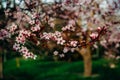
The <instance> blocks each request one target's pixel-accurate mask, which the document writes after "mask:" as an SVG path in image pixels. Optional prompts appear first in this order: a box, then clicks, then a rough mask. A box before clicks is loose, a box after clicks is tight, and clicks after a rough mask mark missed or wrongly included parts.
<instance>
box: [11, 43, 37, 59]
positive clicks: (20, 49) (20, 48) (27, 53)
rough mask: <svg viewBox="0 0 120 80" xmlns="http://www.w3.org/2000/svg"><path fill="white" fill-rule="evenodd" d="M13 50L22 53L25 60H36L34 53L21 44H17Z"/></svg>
mask: <svg viewBox="0 0 120 80" xmlns="http://www.w3.org/2000/svg"><path fill="white" fill-rule="evenodd" d="M13 49H14V50H16V51H18V52H20V53H22V55H23V57H24V58H26V59H27V58H32V59H36V57H37V56H36V55H34V54H33V53H32V52H30V51H29V50H28V49H27V47H24V46H21V45H20V44H19V43H15V44H14V45H13Z"/></svg>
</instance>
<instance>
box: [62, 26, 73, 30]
mask: <svg viewBox="0 0 120 80" xmlns="http://www.w3.org/2000/svg"><path fill="white" fill-rule="evenodd" d="M62 31H75V27H74V26H73V25H67V26H65V27H63V28H62Z"/></svg>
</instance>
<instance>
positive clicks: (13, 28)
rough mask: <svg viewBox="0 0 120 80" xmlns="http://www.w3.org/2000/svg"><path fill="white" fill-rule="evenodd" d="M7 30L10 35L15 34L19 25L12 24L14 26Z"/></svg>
mask: <svg viewBox="0 0 120 80" xmlns="http://www.w3.org/2000/svg"><path fill="white" fill-rule="evenodd" d="M7 29H8V31H9V32H10V33H12V34H14V32H15V30H16V29H17V25H16V24H14V23H12V25H11V26H9V27H7Z"/></svg>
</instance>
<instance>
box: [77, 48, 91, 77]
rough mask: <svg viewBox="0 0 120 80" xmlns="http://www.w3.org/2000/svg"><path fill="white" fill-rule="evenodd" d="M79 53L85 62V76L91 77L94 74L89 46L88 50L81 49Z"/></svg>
mask: <svg viewBox="0 0 120 80" xmlns="http://www.w3.org/2000/svg"><path fill="white" fill-rule="evenodd" d="M79 53H80V54H81V55H82V57H83V61H84V76H85V77H89V76H91V74H92V60H91V51H90V47H89V46H88V47H86V48H82V49H80V50H79Z"/></svg>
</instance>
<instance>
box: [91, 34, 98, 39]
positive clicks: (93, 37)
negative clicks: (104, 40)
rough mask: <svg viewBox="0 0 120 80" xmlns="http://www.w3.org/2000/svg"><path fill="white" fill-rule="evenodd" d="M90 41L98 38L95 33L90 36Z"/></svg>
mask: <svg viewBox="0 0 120 80" xmlns="http://www.w3.org/2000/svg"><path fill="white" fill-rule="evenodd" d="M90 37H91V39H96V38H97V37H98V34H97V33H92V34H90Z"/></svg>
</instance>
